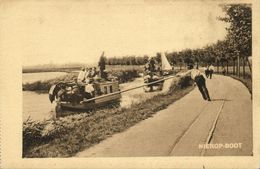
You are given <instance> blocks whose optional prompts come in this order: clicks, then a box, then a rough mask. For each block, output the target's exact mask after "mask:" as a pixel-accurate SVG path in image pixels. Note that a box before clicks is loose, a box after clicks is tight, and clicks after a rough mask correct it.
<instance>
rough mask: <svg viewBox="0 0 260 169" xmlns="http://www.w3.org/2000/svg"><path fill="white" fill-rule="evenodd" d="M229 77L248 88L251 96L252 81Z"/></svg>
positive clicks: (233, 76) (248, 78)
mask: <svg viewBox="0 0 260 169" xmlns="http://www.w3.org/2000/svg"><path fill="white" fill-rule="evenodd" d="M229 76H230V77H232V78H234V79H236V80H239V81H240V82H242V83H243V84H244V85H245V86H246V87H247V88H248V90H249V92H250V94H251V95H252V79H251V78H250V77H246V78H243V77H238V76H235V75H229Z"/></svg>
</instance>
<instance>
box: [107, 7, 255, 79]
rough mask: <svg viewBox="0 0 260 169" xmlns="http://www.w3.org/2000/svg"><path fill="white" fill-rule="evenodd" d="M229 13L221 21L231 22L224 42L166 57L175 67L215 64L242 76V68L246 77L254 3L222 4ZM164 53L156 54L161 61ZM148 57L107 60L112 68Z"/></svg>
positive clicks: (167, 54) (144, 60) (125, 57)
mask: <svg viewBox="0 0 260 169" xmlns="http://www.w3.org/2000/svg"><path fill="white" fill-rule="evenodd" d="M221 8H222V10H223V11H224V12H225V16H224V17H219V18H218V20H220V21H223V22H226V23H229V27H228V28H226V30H227V36H226V37H225V39H224V40H222V41H217V42H216V43H214V44H211V45H207V46H205V47H203V48H200V49H185V50H182V51H179V52H177V51H175V52H170V53H166V57H167V58H168V60H169V61H170V63H171V64H172V65H174V66H180V69H181V68H182V66H185V65H187V64H191V63H192V64H195V65H196V66H199V65H204V66H206V65H208V64H214V65H215V66H217V69H219V66H223V67H224V66H226V69H227V72H228V68H229V66H233V74H237V75H238V76H240V67H241V66H242V69H243V76H245V65H249V68H250V71H251V65H250V64H249V61H248V57H249V56H252V10H251V4H224V5H221ZM159 56H160V54H159V53H157V54H156V56H155V57H156V58H157V59H159V58H160V57H159ZM147 60H148V56H147V55H145V56H138V57H136V56H123V57H111V58H106V64H108V65H143V64H145V63H146V62H147Z"/></svg>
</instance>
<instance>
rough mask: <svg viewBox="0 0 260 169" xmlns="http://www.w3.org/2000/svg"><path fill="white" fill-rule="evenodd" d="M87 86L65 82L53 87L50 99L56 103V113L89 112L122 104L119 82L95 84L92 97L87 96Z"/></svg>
mask: <svg viewBox="0 0 260 169" xmlns="http://www.w3.org/2000/svg"><path fill="white" fill-rule="evenodd" d="M87 85H88V84H85V85H84V84H83V85H79V84H75V83H64V82H60V83H58V84H55V85H53V86H52V87H51V88H50V90H49V99H50V101H51V102H54V101H55V103H56V106H55V111H56V113H62V112H63V110H78V111H89V110H93V109H96V108H99V107H104V106H109V105H114V104H119V103H120V99H121V93H120V89H119V83H118V81H100V82H94V83H93V88H94V91H93V95H92V96H90V95H86V93H85V91H84V89H85V87H86V86H87ZM86 96H87V97H86Z"/></svg>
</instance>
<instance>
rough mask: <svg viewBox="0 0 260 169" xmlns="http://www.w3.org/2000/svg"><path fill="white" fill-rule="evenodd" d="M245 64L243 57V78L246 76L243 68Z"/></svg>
mask: <svg viewBox="0 0 260 169" xmlns="http://www.w3.org/2000/svg"><path fill="white" fill-rule="evenodd" d="M245 67H246V64H245V59H244V58H243V78H244V79H245V78H246V70H245Z"/></svg>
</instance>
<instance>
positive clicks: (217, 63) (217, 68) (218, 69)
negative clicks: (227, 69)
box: [217, 61, 219, 73]
mask: <svg viewBox="0 0 260 169" xmlns="http://www.w3.org/2000/svg"><path fill="white" fill-rule="evenodd" d="M218 62H219V61H217V72H218V73H219V65H218V64H219V63H218Z"/></svg>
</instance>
